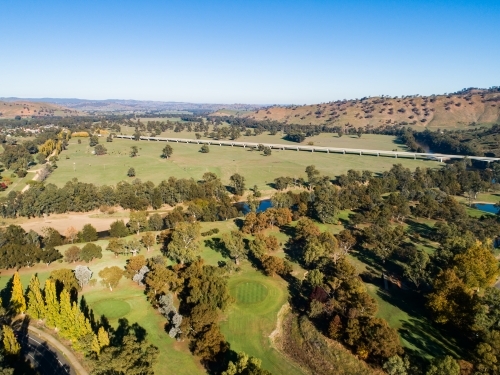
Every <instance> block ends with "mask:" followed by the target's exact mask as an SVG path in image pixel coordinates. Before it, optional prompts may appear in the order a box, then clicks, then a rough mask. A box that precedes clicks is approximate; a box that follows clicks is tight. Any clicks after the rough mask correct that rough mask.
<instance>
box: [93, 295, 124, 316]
mask: <svg viewBox="0 0 500 375" xmlns="http://www.w3.org/2000/svg"><path fill="white" fill-rule="evenodd" d="M92 307H93V309H94V313H95V315H96V316H101V315H104V316H106V318H108V319H118V318H121V317H122V316H125V315H127V314H128V313H129V312H130V305H129V304H128V303H127V302H125V301H120V300H117V299H105V300H102V301H98V302H97V303H95V304H93V306H92Z"/></svg>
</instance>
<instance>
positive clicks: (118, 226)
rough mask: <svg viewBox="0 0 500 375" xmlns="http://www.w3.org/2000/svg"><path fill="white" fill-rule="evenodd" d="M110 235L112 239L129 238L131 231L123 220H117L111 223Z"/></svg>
mask: <svg viewBox="0 0 500 375" xmlns="http://www.w3.org/2000/svg"><path fill="white" fill-rule="evenodd" d="M109 234H110V235H111V237H117V238H120V237H127V236H128V235H129V231H128V229H127V226H126V225H125V223H124V222H123V220H116V221H114V222H112V223H111V225H110V228H109Z"/></svg>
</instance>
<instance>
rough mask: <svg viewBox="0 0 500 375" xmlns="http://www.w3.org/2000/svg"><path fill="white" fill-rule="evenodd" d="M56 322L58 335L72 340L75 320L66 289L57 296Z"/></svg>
mask: <svg viewBox="0 0 500 375" xmlns="http://www.w3.org/2000/svg"><path fill="white" fill-rule="evenodd" d="M56 321H57V328H59V334H60V335H61V336H63V337H65V338H67V339H72V338H73V337H72V334H71V333H72V331H73V330H74V329H75V328H74V325H75V319H74V316H73V311H72V307H71V296H70V294H69V292H68V291H67V290H66V289H63V290H62V292H61V295H60V296H59V314H58V316H57V319H56Z"/></svg>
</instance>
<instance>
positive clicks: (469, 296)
mask: <svg viewBox="0 0 500 375" xmlns="http://www.w3.org/2000/svg"><path fill="white" fill-rule="evenodd" d="M433 286H434V291H433V292H432V293H430V294H429V296H428V302H427V306H428V307H429V309H430V310H431V312H432V313H433V315H434V320H435V321H436V322H438V323H441V324H446V323H452V324H454V325H455V326H457V327H461V328H463V327H468V326H469V325H470V324H472V323H473V316H472V315H473V314H474V310H475V308H476V299H475V297H474V295H473V293H472V291H471V290H470V289H469V288H468V287H467V286H466V285H465V284H464V282H463V281H462V280H461V279H460V278H459V277H458V276H457V275H456V273H455V272H454V271H453V270H451V269H447V270H444V271H441V272H440V273H439V274H438V276H437V277H436V279H435V280H434V285H433Z"/></svg>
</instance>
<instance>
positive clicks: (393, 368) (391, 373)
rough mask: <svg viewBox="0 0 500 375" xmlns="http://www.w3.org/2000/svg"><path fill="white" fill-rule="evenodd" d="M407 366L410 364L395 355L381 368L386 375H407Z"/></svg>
mask: <svg viewBox="0 0 500 375" xmlns="http://www.w3.org/2000/svg"><path fill="white" fill-rule="evenodd" d="M409 366H410V363H409V361H408V360H407V359H406V358H405V359H404V360H403V358H401V357H400V356H399V355H395V356H392V357H390V358H389V359H388V360H387V362H385V363H384V366H383V367H382V368H383V369H384V370H385V371H386V372H387V375H407V374H408V371H407V370H408V367H409Z"/></svg>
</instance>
